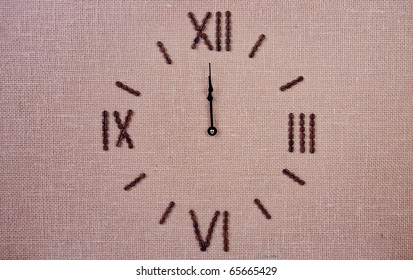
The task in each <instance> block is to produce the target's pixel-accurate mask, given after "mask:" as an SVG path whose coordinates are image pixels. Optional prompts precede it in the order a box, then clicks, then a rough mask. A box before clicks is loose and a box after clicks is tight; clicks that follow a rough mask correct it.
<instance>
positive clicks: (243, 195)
mask: <svg viewBox="0 0 413 280" xmlns="http://www.w3.org/2000/svg"><path fill="white" fill-rule="evenodd" d="M0 8H1V16H0V18H1V19H0V21H1V25H0V37H1V40H0V48H1V52H0V57H1V66H0V71H1V81H0V90H1V119H0V124H1V130H0V136H1V144H0V151H1V158H0V159H1V182H0V258H1V259H412V258H413V227H412V217H413V212H412V211H413V206H412V205H413V197H412V186H413V176H412V168H413V167H412V166H413V165H412V154H413V140H412V139H413V126H412V119H413V93H412V90H413V75H412V74H413V50H412V46H413V5H412V3H411V1H410V0H405V1H390V0H389V1H379V0H377V1H356V0H354V1H349V0H344V1H343V0H337V1H332V0H330V1H327V0H325V1H321V0H320V1H269V0H268V1H264V0H261V1H218V0H215V1H109V0H105V1H69V0H66V1H51V0H50V1H26V0H24V1H23V0H10V1H1V3H0ZM190 11H192V12H193V13H194V15H195V17H196V18H197V20H198V22H201V21H202V18H203V17H204V15H205V13H206V12H208V11H210V12H211V13H212V15H213V16H212V17H211V19H210V20H209V22H208V23H207V24H206V29H205V32H206V34H208V36H209V38H210V40H211V42H212V43H213V45H214V46H215V27H216V26H215V20H216V16H215V13H216V12H217V11H221V12H222V14H223V16H222V27H223V31H222V34H223V36H225V30H224V28H225V16H224V14H225V11H231V14H232V16H231V26H232V30H231V34H232V36H231V47H232V50H231V51H230V52H227V51H221V52H217V51H215V50H214V51H209V50H208V48H207V46H206V45H205V44H204V42H203V40H201V42H200V44H199V45H198V47H197V49H196V50H193V49H191V44H192V41H193V39H194V37H195V36H196V32H195V31H194V28H193V26H192V24H191V21H190V19H189V18H188V17H187V13H188V12H190ZM260 34H265V36H266V39H265V40H264V41H263V42H262V45H261V46H260V47H259V49H258V51H257V52H256V54H255V57H254V58H249V57H248V54H249V52H250V50H251V48H252V47H253V46H254V44H255V42H256V41H257V40H258V37H259V36H260ZM223 40H225V37H223ZM157 41H162V42H163V44H164V46H165V48H166V49H167V52H168V53H169V55H170V57H171V59H172V61H173V62H172V64H171V65H168V64H167V63H166V62H165V59H164V58H163V57H162V53H161V52H160V50H159V48H158V46H157V45H156V42H157ZM222 47H225V42H223V43H222ZM209 62H210V63H211V66H212V69H211V70H212V81H213V86H214V101H213V104H214V125H215V126H216V127H217V129H218V134H217V135H216V136H214V137H210V136H208V135H207V132H206V131H207V128H208V126H209V104H208V101H207V100H206V96H207V88H208V79H207V77H208V63H209ZM298 76H303V77H304V81H302V82H301V83H299V84H297V85H295V86H294V87H292V88H291V89H288V90H286V91H284V92H281V91H280V90H279V87H280V86H282V85H284V84H285V83H287V82H289V81H291V80H293V79H295V78H297V77H298ZM116 81H121V82H122V83H124V84H126V85H128V86H130V87H131V88H134V89H136V90H139V91H140V92H141V95H140V96H139V97H136V96H134V95H132V94H129V93H127V92H126V91H123V90H121V89H119V88H118V87H116V85H115V82H116ZM129 109H131V110H133V111H134V114H133V116H132V119H131V122H130V125H129V128H128V129H127V131H128V133H129V135H130V137H131V139H132V141H133V143H134V146H135V147H134V148H133V149H128V146H127V144H126V142H124V143H123V145H122V146H121V147H120V148H119V147H116V146H115V142H116V139H117V137H118V134H119V129H118V127H117V126H116V123H115V119H114V117H113V111H119V112H120V117H121V118H122V120H124V118H125V116H126V113H127V111H128V110H129ZM103 110H107V111H108V112H109V126H108V127H109V131H108V132H109V150H108V151H104V150H103V148H102V111H103ZM289 113H294V115H295V119H294V122H295V126H294V127H295V131H294V141H295V145H294V148H295V151H294V152H293V153H289V152H288V114H289ZM300 113H304V114H305V115H306V117H305V129H306V134H307V135H306V140H305V141H306V152H305V153H300V152H299V138H298V136H299V132H298V129H299V125H298V123H299V118H298V116H299V114H300ZM311 113H314V114H315V116H316V118H315V128H316V132H315V143H316V144H315V153H314V154H310V153H309V152H308V142H309V138H308V127H309V126H308V124H309V118H308V116H309V115H310V114H311ZM284 168H288V169H289V170H290V171H292V172H294V173H295V174H296V175H297V176H299V177H300V178H302V179H303V180H304V181H305V182H306V184H305V185H304V186H301V185H299V184H297V183H296V182H294V181H293V180H291V179H290V178H288V177H287V176H285V175H284V174H283V173H282V170H283V169H284ZM142 172H144V173H145V174H146V178H144V179H142V181H141V182H139V183H138V184H137V185H136V186H135V187H133V188H131V190H129V191H125V190H124V189H123V187H124V186H125V185H127V184H129V183H130V182H131V181H133V180H134V179H135V178H136V177H137V176H139V174H140V173H142ZM256 198H258V199H259V200H260V201H261V203H262V204H263V206H264V207H265V208H266V209H267V210H268V212H269V214H270V215H271V216H272V218H271V219H270V220H267V219H266V218H265V216H264V215H263V214H262V213H261V211H260V210H259V209H258V208H257V206H256V205H255V204H254V199H256ZM171 201H174V202H175V204H176V205H175V207H174V208H173V209H172V212H171V213H170V214H169V216H168V218H167V219H166V221H165V223H164V224H163V225H160V224H159V220H160V218H161V217H162V214H163V212H164V211H165V209H166V208H167V206H168V205H169V203H170V202H171ZM191 209H193V210H194V211H195V213H196V216H197V217H198V221H199V227H200V231H201V234H202V237H203V238H205V237H206V235H207V231H208V226H209V223H210V222H211V219H212V218H213V215H214V213H215V211H216V210H218V211H220V212H221V215H220V216H219V217H218V220H217V222H216V227H215V229H214V233H213V235H212V239H211V245H210V246H209V247H208V248H207V250H206V252H201V251H200V247H199V245H198V243H197V241H196V239H195V234H194V229H193V225H192V221H191V216H190V215H189V210H191ZM224 211H228V213H229V217H228V225H229V231H228V242H229V251H228V252H224V250H223V212H224Z"/></svg>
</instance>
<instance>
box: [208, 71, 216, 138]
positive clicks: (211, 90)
mask: <svg viewBox="0 0 413 280" xmlns="http://www.w3.org/2000/svg"><path fill="white" fill-rule="evenodd" d="M213 91H214V88H213V87H212V81H211V64H209V76H208V97H207V99H208V101H209V115H210V119H211V126H210V127H209V128H208V134H209V135H211V136H214V135H215V134H217V129H216V127H214V116H213V112H212V100H213V99H214V97H213V96H212V92H213Z"/></svg>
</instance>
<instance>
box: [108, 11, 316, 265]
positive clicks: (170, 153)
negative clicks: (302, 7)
mask: <svg viewBox="0 0 413 280" xmlns="http://www.w3.org/2000/svg"><path fill="white" fill-rule="evenodd" d="M152 5H153V4H152ZM233 8H234V9H233V10H229V9H228V10H217V11H215V10H210V9H206V10H205V9H200V8H199V7H192V6H188V7H187V10H185V9H182V10H180V11H179V13H177V14H174V15H173V16H172V17H171V18H173V19H174V21H176V23H174V24H173V23H172V21H169V20H166V21H161V22H158V23H155V22H154V21H156V20H155V19H153V18H151V16H150V15H142V18H141V19H140V20H141V21H142V22H146V23H147V24H146V25H145V27H143V30H141V31H140V32H138V35H137V36H139V35H140V36H142V40H143V41H144V42H145V44H144V45H141V46H137V48H138V49H139V52H138V56H137V57H136V58H134V60H136V62H135V63H136V64H137V66H136V69H135V68H134V67H133V68H129V69H124V70H122V69H119V70H118V72H117V76H116V80H117V81H116V83H115V81H113V83H112V84H111V85H110V86H111V88H112V91H113V94H116V95H117V96H118V97H117V98H119V101H118V105H119V104H120V105H121V106H118V109H119V110H121V111H122V112H121V113H118V112H114V113H113V114H114V117H112V116H111V112H110V111H111V110H113V109H110V107H112V106H109V105H110V104H109V105H108V106H106V107H105V108H107V109H108V111H107V112H104V113H103V127H102V129H103V138H104V139H103V145H104V146H103V150H104V151H105V153H103V156H105V155H106V154H108V153H109V154H112V155H118V154H119V153H121V154H126V153H128V155H129V154H134V155H135V160H136V164H134V165H133V170H134V171H133V172H132V173H130V175H129V178H128V176H126V174H125V173H126V172H124V176H123V177H124V178H125V190H129V191H130V192H128V193H125V194H123V196H125V198H127V199H128V200H129V199H131V197H133V199H137V198H138V199H139V200H143V201H144V202H145V201H146V204H144V205H142V206H141V207H142V208H143V209H144V212H145V214H140V215H139V216H140V217H136V215H134V218H135V219H137V220H136V221H134V223H137V224H139V225H140V226H142V228H143V229H144V230H143V231H144V232H145V233H144V236H146V238H148V244H141V246H143V247H145V248H146V249H143V250H149V249H148V247H149V248H153V247H154V246H155V247H156V248H157V249H158V250H160V251H163V250H165V251H166V252H169V251H170V250H177V248H179V247H182V246H183V247H185V252H187V253H188V252H191V253H190V255H191V256H194V257H197V256H199V257H202V253H203V254H208V255H209V256H214V257H220V256H221V257H223V256H229V257H230V256H235V255H236V254H240V253H241V254H242V252H247V251H251V250H252V251H254V250H255V248H256V244H261V245H262V246H264V245H263V244H265V246H266V249H265V250H264V251H266V253H260V254H257V255H255V256H254V257H256V258H277V257H278V256H277V253H276V252H275V251H276V249H275V247H276V243H273V242H274V241H273V238H274V236H278V237H279V236H281V235H282V233H283V232H284V230H280V229H279V221H278V218H277V213H279V212H280V211H281V212H282V211H285V209H286V207H289V205H291V206H293V205H294V204H296V203H297V202H296V201H295V200H294V194H296V193H299V194H303V193H306V192H307V191H308V188H309V186H310V188H311V185H312V183H311V182H310V184H307V185H305V186H304V184H305V180H304V178H305V175H306V174H305V173H306V170H308V169H309V168H308V165H309V164H310V163H311V164H313V163H314V162H316V161H317V158H318V156H317V153H318V151H317V153H315V141H316V140H315V139H314V138H315V114H314V113H313V112H317V108H318V106H314V103H313V102H312V100H311V95H309V94H308V90H307V88H308V86H307V81H306V80H305V81H304V78H303V76H302V75H305V72H306V68H308V67H310V65H307V66H306V67H304V68H303V65H302V64H300V63H296V62H295V61H294V59H292V60H291V61H290V62H289V63H288V65H283V64H282V63H280V60H281V61H283V59H284V58H282V57H280V56H279V55H278V56H277V55H276V54H277V49H278V48H280V46H279V44H276V41H277V39H276V38H277V36H279V35H277V33H276V32H275V30H274V29H273V28H269V27H268V26H265V25H264V24H263V22H261V20H260V17H259V16H257V17H256V18H255V17H253V18H252V19H250V20H249V21H248V22H247V21H245V20H244V19H243V17H245V12H242V11H240V10H239V9H236V8H235V7H233ZM164 9H167V8H166V7H164ZM164 12H165V11H164ZM251 20H252V21H251ZM254 23H255V24H258V26H260V28H257V27H254ZM276 45H277V47H276ZM131 71H133V75H131V73H132V72H131ZM116 87H117V88H116ZM296 100H306V101H305V102H299V105H297V102H296ZM128 110H131V111H133V116H132V112H131V111H128ZM310 113H311V117H310ZM113 120H114V122H115V123H116V126H117V127H118V129H117V130H116V129H115V132H114V134H115V135H116V136H115V139H117V141H115V143H113V144H112V145H111V144H107V143H108V142H109V138H110V137H109V132H108V131H109V130H110V128H112V127H111V126H109V125H108V122H113ZM310 124H311V125H310ZM125 126H126V127H127V128H126V127H125ZM310 128H311V129H310ZM111 137H112V138H113V136H111ZM122 142H123V145H122ZM115 145H116V146H120V147H115ZM128 148H129V149H128ZM106 149H107V150H106ZM310 169H311V168H310ZM294 172H298V173H294ZM316 172H320V171H316ZM300 173H302V175H303V176H304V177H303V178H300V176H301V174H300ZM143 177H144V178H143ZM135 178H136V179H135ZM129 181H130V183H129ZM286 194H287V197H285V195H286ZM292 208H294V209H293V210H291V213H297V212H298V213H301V211H304V209H305V208H304V209H303V208H302V205H296V206H293V207H292ZM148 213H150V214H148ZM297 215H298V214H297ZM299 215H302V214H299ZM149 217H150V218H149ZM290 226H292V228H294V227H295V225H290ZM263 229H264V230H263ZM288 230H290V229H287V231H288ZM151 236H153V237H154V239H151V238H150V237H151ZM157 238H165V239H167V240H171V242H168V243H167V244H165V245H164V246H162V248H161V247H157V246H156V245H155V244H151V242H154V240H156V239H157ZM245 240H255V241H254V242H249V243H248V244H246V242H245ZM253 244H254V245H253ZM261 245H260V246H261ZM147 246H148V247H147ZM168 247H169V248H168ZM272 248H274V249H272ZM141 249H142V248H141ZM272 250H274V252H272ZM206 252H208V253H206ZM177 254H178V255H179V253H177ZM198 254H200V255H198ZM225 254H226V255H225Z"/></svg>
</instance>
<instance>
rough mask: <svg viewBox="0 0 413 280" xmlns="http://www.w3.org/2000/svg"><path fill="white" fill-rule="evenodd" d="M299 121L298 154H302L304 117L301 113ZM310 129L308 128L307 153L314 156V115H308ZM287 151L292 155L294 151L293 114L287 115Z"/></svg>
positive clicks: (303, 148) (303, 149)
mask: <svg viewBox="0 0 413 280" xmlns="http://www.w3.org/2000/svg"><path fill="white" fill-rule="evenodd" d="M299 117H300V121H299V125H300V129H299V131H300V133H299V138H300V143H299V144H300V152H301V153H304V152H305V127H304V125H305V120H304V119H305V115H304V114H303V113H301V114H300V115H299ZM309 124H310V127H309V132H310V133H309V135H308V137H309V138H310V140H309V141H308V144H309V147H310V148H309V151H310V153H311V154H314V152H315V147H314V146H315V140H314V139H315V115H314V114H310V121H309ZM288 151H289V152H290V153H292V152H293V151H294V114H293V113H290V114H289V115H288Z"/></svg>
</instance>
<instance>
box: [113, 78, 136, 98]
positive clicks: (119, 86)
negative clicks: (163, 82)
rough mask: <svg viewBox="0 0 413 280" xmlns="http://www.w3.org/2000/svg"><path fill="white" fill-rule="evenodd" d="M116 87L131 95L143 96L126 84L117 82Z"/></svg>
mask: <svg viewBox="0 0 413 280" xmlns="http://www.w3.org/2000/svg"><path fill="white" fill-rule="evenodd" d="M115 85H116V86H117V87H118V88H120V89H123V90H124V91H127V92H129V93H130V94H133V95H135V96H139V95H141V93H140V92H139V91H137V90H134V89H133V88H130V87H129V86H127V85H125V84H124V83H122V82H119V81H117V82H116V83H115Z"/></svg>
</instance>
